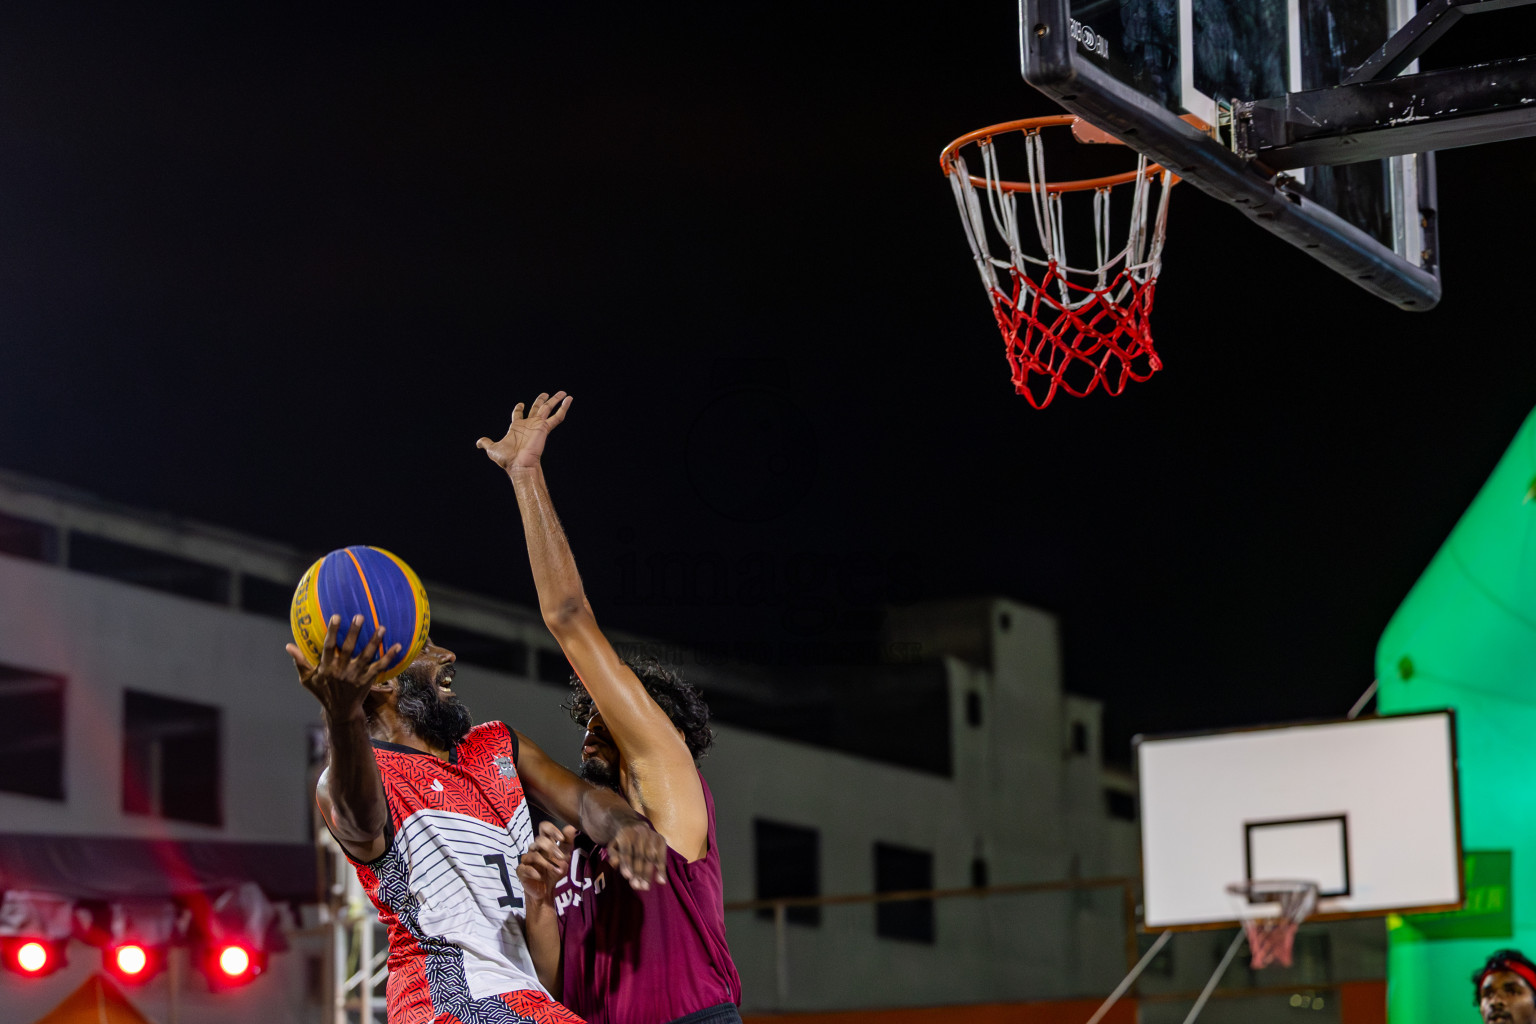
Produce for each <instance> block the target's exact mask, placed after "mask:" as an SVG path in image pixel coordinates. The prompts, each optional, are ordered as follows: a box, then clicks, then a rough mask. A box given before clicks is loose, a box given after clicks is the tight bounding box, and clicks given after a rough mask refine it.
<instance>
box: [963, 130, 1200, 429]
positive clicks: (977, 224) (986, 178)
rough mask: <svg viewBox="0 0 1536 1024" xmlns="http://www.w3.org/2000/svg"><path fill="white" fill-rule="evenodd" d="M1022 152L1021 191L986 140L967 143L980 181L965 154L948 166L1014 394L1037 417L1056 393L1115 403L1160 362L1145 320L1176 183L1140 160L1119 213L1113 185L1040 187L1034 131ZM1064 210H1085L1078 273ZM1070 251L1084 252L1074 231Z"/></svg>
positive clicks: (1041, 152) (1043, 181) (1040, 160)
mask: <svg viewBox="0 0 1536 1024" xmlns="http://www.w3.org/2000/svg"><path fill="white" fill-rule="evenodd" d="M1062 120H1066V119H1062ZM1024 143H1025V156H1026V164H1027V168H1028V179H1027V182H1028V185H1029V188H1028V189H1027V190H1025V189H1024V188H1023V187H1022V186H1023V184H1024V182H1011V181H1008V180H1006V179H1004V178H1003V177H1002V174H1001V173H1000V171H999V169H998V158H997V147H996V145H995V142H994V139H993V138H992V137H991V136H986V137H983V138H981V139H979V140H977V141H976V142H975V144H974V145H975V147H976V149H977V150H978V151H979V155H980V158H981V167H982V173H981V174H980V175H979V176H978V177H979V179H980V183H979V184H978V182H977V181H976V180H973V178H972V176H971V174H970V173H969V171H968V169H967V166H966V161H965V156H964V153H963V152H961V149H963V148H966V147H958V148H957V149H956V152H955V153H954V154H953V156H952V157H951V158H950V162H949V166H948V167H947V170H948V171H949V175H948V176H949V181H950V184H951V186H953V189H954V193H955V203H956V205H957V206H958V207H959V208H960V219H961V221H962V222H963V223H964V225H965V234H966V238H967V240H968V241H969V242H970V244H971V254H972V256H973V257H974V259H975V261H976V268H977V270H978V271H980V273H981V283H982V286H983V287H984V288H986V291H987V298H988V300H990V302H991V303H992V312H993V314H994V316H996V318H997V325H998V328H999V329H1000V330H1001V331H1002V334H1003V340H1004V342H1005V345H1006V353H1007V356H1008V363H1009V365H1010V366H1011V367H1012V369H1013V386H1014V390H1015V391H1017V392H1018V393H1019V394H1021V395H1023V396H1024V397H1025V398H1026V399H1027V400H1028V401H1029V404H1030V405H1032V406H1034V407H1035V408H1037V409H1043V408H1045V406H1047V405H1049V404H1050V402H1051V399H1052V398H1054V397H1055V396H1056V392H1057V391H1058V390H1063V391H1066V392H1067V393H1068V394H1071V395H1078V396H1083V395H1087V394H1089V393H1090V392H1092V391H1093V390H1094V389H1095V388H1103V389H1104V390H1105V391H1107V392H1108V393H1110V394H1112V395H1118V394H1120V393H1121V392H1122V391H1124V390H1125V386H1126V384H1127V383H1128V382H1129V381H1132V380H1137V381H1142V380H1146V379H1147V378H1149V377H1151V376H1152V374H1153V373H1155V372H1156V371H1157V370H1159V369H1161V368H1162V365H1163V364H1162V360H1160V359H1159V358H1158V355H1157V351H1156V350H1155V349H1154V348H1153V346H1152V330H1151V324H1150V318H1151V315H1152V296H1153V292H1154V290H1155V289H1156V286H1157V275H1158V271H1159V270H1160V269H1161V266H1162V253H1163V239H1164V237H1165V235H1166V232H1167V224H1168V194H1169V192H1170V190H1171V189H1172V186H1173V184H1174V182H1175V181H1176V180H1177V179H1175V178H1173V177H1172V176H1171V175H1169V174H1168V173H1167V172H1166V171H1163V170H1162V169H1161V168H1159V167H1157V166H1156V165H1155V164H1151V165H1149V164H1148V162H1147V158H1146V157H1145V156H1140V157H1139V159H1138V163H1137V169H1136V172H1135V175H1134V177H1133V178H1132V179H1131V180H1130V181H1129V182H1126V183H1125V184H1123V185H1121V186H1120V187H1121V188H1124V189H1128V190H1130V202H1129V204H1128V205H1129V211H1128V213H1126V212H1125V211H1124V207H1125V206H1126V205H1127V204H1125V203H1112V202H1111V200H1112V198H1113V193H1114V186H1100V187H1087V188H1081V189H1071V190H1060V189H1059V188H1058V189H1052V188H1049V187H1048V179H1047V178H1046V173H1045V149H1044V146H1043V145H1042V143H1041V138H1040V130H1039V128H1033V129H1029V130H1025V131H1024ZM1154 182H1155V185H1156V187H1155V188H1154ZM1021 195H1022V196H1023V197H1024V198H1023V204H1024V205H1025V218H1024V224H1023V225H1022V226H1021V225H1020V222H1019V221H1020V218H1019V205H1020V196H1021ZM1068 203H1072V204H1077V205H1079V206H1082V205H1091V207H1092V210H1091V212H1092V224H1093V234H1092V242H1091V244H1092V247H1093V259H1092V262H1091V263H1087V264H1085V265H1083V266H1074V265H1073V263H1072V262H1071V261H1069V259H1068V255H1067V252H1066V247H1067V231H1066V224H1067V222H1068V218H1067V217H1066V215H1065V211H1064V207H1065V206H1066V205H1067V204H1068ZM1116 207H1119V208H1120V212H1119V213H1117V212H1116ZM1086 212H1087V211H1082V212H1081V213H1074V215H1073V216H1074V218H1075V217H1077V216H1080V215H1082V213H1086ZM1127 220H1128V223H1127V222H1126V221H1127ZM1115 221H1120V225H1119V230H1116V225H1115V223H1114V222H1115ZM1074 222H1075V221H1074ZM1122 240H1123V241H1122ZM1074 244H1081V243H1080V233H1079V235H1077V236H1074ZM1004 254H1006V255H1004ZM1005 275H1006V276H1005Z"/></svg>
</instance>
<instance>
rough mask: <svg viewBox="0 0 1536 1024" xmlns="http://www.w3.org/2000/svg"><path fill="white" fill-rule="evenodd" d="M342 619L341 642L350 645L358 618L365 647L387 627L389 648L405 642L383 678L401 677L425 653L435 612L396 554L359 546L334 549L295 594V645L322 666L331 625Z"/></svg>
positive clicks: (383, 673) (309, 572) (291, 622)
mask: <svg viewBox="0 0 1536 1024" xmlns="http://www.w3.org/2000/svg"><path fill="white" fill-rule="evenodd" d="M333 615H340V616H341V633H340V635H339V636H340V639H339V641H338V642H344V638H345V636H346V632H347V630H348V629H349V628H350V626H351V623H352V619H353V618H354V617H355V616H358V615H361V616H362V617H363V629H362V632H361V634H360V636H359V640H358V642H359V644H360V645H361V644H364V643H366V642H367V640H368V638H370V637H371V636H373V631H374V630H375V629H376V628H378V627H379V626H383V627H384V645H385V648H386V649H388V647H389V646H390V645H391V644H397V643H398V644H399V645H400V646H401V648H402V650H401V653H400V654H398V655H396V656H395V657H394V658H391V659H390V660H389V662H388V663H387V667H386V669H385V670H384V672H382V673H381V674H380V678H381V679H388V678H390V677H391V676H394V675H396V674H397V673H399V672H400V671H401V670H402V669H404V668H405V666H407V665H409V664H410V663H411V662H412V661H414V660H415V659H416V656H417V655H418V654H420V653H421V650H422V648H423V647H425V646H426V642H427V631H428V628H429V626H430V623H431V614H430V611H429V609H428V606H427V594H426V590H425V589H424V588H423V587H422V585H421V580H420V579H418V578H417V576H416V574H415V573H414V572H412V571H411V567H410V566H408V565H406V564H405V563H404V562H403V561H401V560H400V559H399V558H398V557H396V556H395V555H392V554H390V553H389V552H388V551H385V550H383V549H382V548H371V547H363V546H355V547H350V548H342V549H340V550H338V551H332V552H331V553H330V554H328V555H326V556H325V557H324V558H322V559H320V560H319V561H318V562H316V563H315V564H314V565H312V566H310V567H309V571H308V572H306V573H305V574H304V578H303V579H301V580H300V581H299V586H298V589H297V590H296V591H295V592H294V595H293V609H292V612H291V615H290V624H291V625H292V627H293V637H294V641H295V642H296V643H297V644H298V645H299V647H300V649H301V650H303V651H304V652H305V654H306V655H308V656H309V659H310V660H311V661H312V662H317V661H318V660H319V658H320V656H321V653H322V645H323V643H324V639H325V629H326V624H327V623H328V622H329V621H330V619H331V616H333Z"/></svg>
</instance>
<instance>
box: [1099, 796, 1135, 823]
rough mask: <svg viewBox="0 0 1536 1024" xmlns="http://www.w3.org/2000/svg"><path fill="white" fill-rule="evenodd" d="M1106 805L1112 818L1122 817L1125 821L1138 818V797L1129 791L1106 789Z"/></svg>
mask: <svg viewBox="0 0 1536 1024" xmlns="http://www.w3.org/2000/svg"><path fill="white" fill-rule="evenodd" d="M1104 806H1105V808H1106V809H1107V810H1108V811H1109V816H1110V817H1111V818H1120V819H1121V820H1123V821H1135V820H1136V798H1135V797H1134V796H1132V795H1131V794H1129V793H1123V792H1121V791H1120V790H1118V789H1106V790H1105V791H1104Z"/></svg>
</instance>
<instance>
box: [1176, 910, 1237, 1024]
mask: <svg viewBox="0 0 1536 1024" xmlns="http://www.w3.org/2000/svg"><path fill="white" fill-rule="evenodd" d="M1163 934H1164V935H1167V934H1168V933H1167V932H1164V933H1163ZM1247 936H1248V933H1247V932H1246V931H1244V930H1243V929H1241V928H1239V929H1238V930H1237V935H1235V936H1233V938H1232V945H1230V946H1228V947H1227V955H1226V956H1224V957H1222V958H1221V963H1219V964H1217V965H1216V970H1215V971H1214V972H1212V974H1211V980H1210V981H1207V982H1206V983H1205V988H1204V989H1203V990H1202V991H1201V993H1200V998H1199V999H1196V1000H1195V1005H1194V1006H1192V1007H1190V1008H1189V1016H1188V1017H1185V1018H1184V1024H1195V1018H1196V1017H1198V1016H1200V1011H1201V1010H1203V1009H1205V1003H1206V1000H1208V999H1210V998H1211V993H1212V992H1214V991H1216V985H1217V984H1218V983H1219V982H1220V981H1221V976H1222V975H1223V974H1226V973H1227V965H1229V964H1230V963H1232V958H1233V957H1235V956H1237V949H1238V947H1239V946H1241V945H1242V944H1243V939H1245V938H1247Z"/></svg>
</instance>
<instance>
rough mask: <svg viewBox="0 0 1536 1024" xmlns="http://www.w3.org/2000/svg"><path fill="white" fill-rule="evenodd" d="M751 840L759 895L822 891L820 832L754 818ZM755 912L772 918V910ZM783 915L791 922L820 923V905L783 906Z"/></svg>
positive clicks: (787, 895) (771, 896) (781, 896)
mask: <svg viewBox="0 0 1536 1024" xmlns="http://www.w3.org/2000/svg"><path fill="white" fill-rule="evenodd" d="M752 840H753V842H752V851H753V858H754V862H755V870H756V872H757V898H758V899H760V900H775V899H787V898H790V897H794V896H820V895H821V833H819V832H817V831H816V830H815V829H814V828H803V827H801V826H799V825H783V824H780V823H779V822H776V821H764V820H763V819H762V818H754V819H753V820H752ZM757 916H758V917H762V918H769V919H771V918H772V917H773V911H772V910H759V911H758V912H757ZM784 918H785V920H787V921H790V922H792V923H794V924H808V925H819V924H821V908H820V907H785V908H784Z"/></svg>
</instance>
